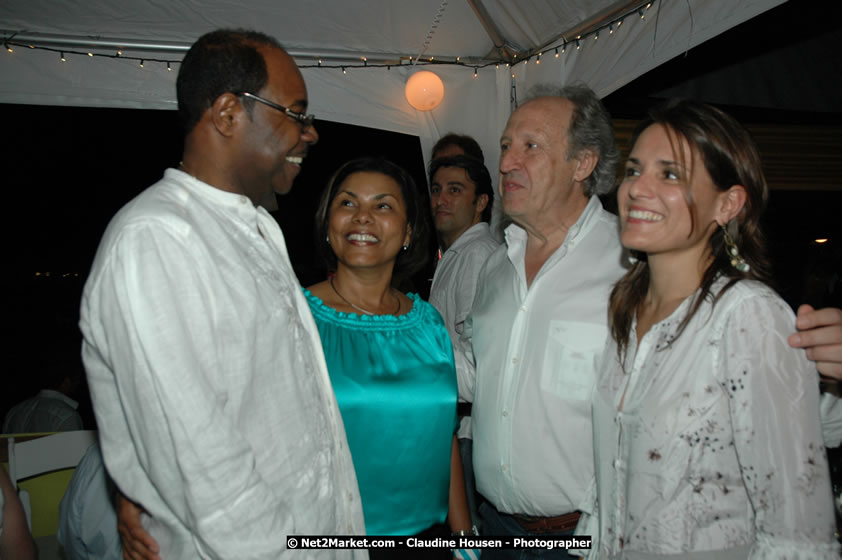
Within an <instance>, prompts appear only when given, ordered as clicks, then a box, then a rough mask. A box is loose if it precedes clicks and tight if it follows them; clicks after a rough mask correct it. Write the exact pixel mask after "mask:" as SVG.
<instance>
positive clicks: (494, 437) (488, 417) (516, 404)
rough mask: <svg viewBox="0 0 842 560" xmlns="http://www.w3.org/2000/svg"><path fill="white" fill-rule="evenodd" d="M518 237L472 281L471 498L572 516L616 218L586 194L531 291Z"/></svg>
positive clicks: (587, 442) (517, 232) (514, 230)
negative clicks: (586, 199)
mask: <svg viewBox="0 0 842 560" xmlns="http://www.w3.org/2000/svg"><path fill="white" fill-rule="evenodd" d="M526 239H527V236H526V231H525V230H523V229H522V228H521V227H519V226H517V225H514V224H513V225H511V226H509V227H508V228H507V229H506V244H507V246H505V247H500V248H499V249H498V250H497V251H496V252H495V253H494V254H493V255H491V257H490V258H489V259H488V261H487V262H486V265H485V268H484V269H483V271H482V273H481V274H480V278H479V283H478V286H477V294H476V299H475V300H474V306H473V311H472V314H471V317H470V318H469V321H468V325H467V326H466V327H467V328H466V331H468V335H469V336H472V338H473V353H474V359H475V360H476V371H477V378H476V391H475V397H474V404H473V410H472V417H473V431H474V434H473V435H474V474H475V477H476V481H477V490H478V491H479V492H480V493H481V494H482V495H483V496H485V497H486V498H487V499H489V500H490V501H491V502H492V504H493V505H494V506H495V507H497V509H498V510H500V511H502V512H504V513H521V514H527V515H535V516H546V517H548V516H556V515H561V514H564V513H568V512H571V511H575V510H577V509H578V508H579V503H580V502H581V501H582V500H583V498H584V496H585V492H586V490H587V488H588V484H589V482H590V480H591V477H592V476H593V472H594V466H593V453H592V450H593V442H592V435H591V432H592V426H591V404H590V396H591V388H592V386H593V383H594V380H595V378H596V371H595V365H596V364H595V362H596V359H597V358H598V357H599V356H600V355H601V354H602V350H603V348H604V347H605V342H606V338H607V335H608V326H607V325H608V299H609V295H610V292H611V288H612V286H613V285H614V283H615V282H616V281H617V280H618V279H619V278H620V276H622V274H623V272H624V267H623V257H622V254H623V253H622V250H621V246H620V239H619V234H618V229H617V218H616V217H615V216H614V215H612V214H610V213H608V212H606V211H605V210H604V209H603V208H602V205H601V204H600V202H599V199H598V198H596V197H592V198H591V199H590V201H589V202H588V205H587V207H586V208H585V210H584V212H583V213H582V215H581V216H580V217H579V219H578V220H577V221H576V223H575V224H574V225H573V226H572V227H571V228H570V230H569V231H568V232H567V236H566V238H565V240H564V242H563V243H562V245H561V246H560V247H559V248H558V249H557V250H556V251H555V252H554V253H553V255H552V256H551V257H550V258H549V259H547V261H546V262H545V263H544V265H543V266H542V267H541V269H540V270H539V271H538V274H536V276H535V278H534V279H533V281H532V284H531V285H530V286H529V287H528V288H527V284H526V269H525V254H526Z"/></svg>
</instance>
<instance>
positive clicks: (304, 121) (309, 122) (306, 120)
mask: <svg viewBox="0 0 842 560" xmlns="http://www.w3.org/2000/svg"><path fill="white" fill-rule="evenodd" d="M236 95H237V96H238V97H248V98H249V99H254V100H255V101H257V102H259V103H263V104H264V105H266V106H267V107H271V108H273V109H277V110H278V111H281V112H282V113H284V114H285V115H286V116H288V117H291V118H293V119H295V120H297V121H298V123H299V124H300V125H301V132H307V129H309V128H310V127H311V126H313V119H315V118H316V116H315V115H305V114H304V113H298V112H296V111H293V110H292V109H287V108H286V107H284V106H283V105H278V104H277V103H275V102H273V101H269V100H268V99H264V98H262V97H260V96H259V95H255V94H253V93H249V92H247V91H240V92H238V93H236Z"/></svg>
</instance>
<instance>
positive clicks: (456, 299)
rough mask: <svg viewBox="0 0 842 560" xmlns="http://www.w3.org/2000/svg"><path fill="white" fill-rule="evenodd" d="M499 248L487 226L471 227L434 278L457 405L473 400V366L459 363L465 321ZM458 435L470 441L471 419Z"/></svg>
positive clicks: (434, 301)
mask: <svg viewBox="0 0 842 560" xmlns="http://www.w3.org/2000/svg"><path fill="white" fill-rule="evenodd" d="M499 246H500V244H499V243H497V240H496V239H494V236H493V235H491V230H490V229H489V227H488V224H487V223H485V222H480V223H478V224H474V225H473V226H471V227H470V228H468V229H467V230H466V231H465V232H464V233H463V234H462V235H460V236H459V238H458V239H456V241H454V242H453V245H451V246H450V247H448V249H447V251H445V252H444V255H442V258H441V260H440V261H439V263H438V265H437V266H436V272H435V274H434V275H433V285H432V287H431V288H430V303H431V304H432V305H433V307H435V308H436V309H437V310H438V312H439V313H440V314H441V316H442V318H443V319H444V325H445V327H447V333H448V334H449V335H450V341H451V342H452V343H453V354H454V357H455V358H456V365H457V367H456V374H457V377H456V379H457V382H458V385H459V402H473V400H474V377H475V375H474V368H473V363H466V360H463V359H461V358H462V357H463V356H465V355H466V352H467V353H469V352H470V349H465V348H463V346H464V342H463V340H464V339H463V338H462V333H463V332H464V325H465V319H467V318H468V315H469V314H470V312H471V306H472V305H473V303H474V294H475V293H476V290H477V278H478V277H479V272H480V270H481V269H482V265H484V264H485V261H486V260H488V257H489V255H491V253H493V252H494V251H495V250H496V249H497V247H499ZM457 354H458V357H457ZM457 435H458V436H459V437H460V438H469V437H471V418H470V416H466V417H464V418H462V422H461V424H460V425H459V432H458V434H457Z"/></svg>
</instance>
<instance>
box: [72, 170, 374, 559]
mask: <svg viewBox="0 0 842 560" xmlns="http://www.w3.org/2000/svg"><path fill="white" fill-rule="evenodd" d="M81 328H82V332H83V334H84V337H85V341H84V345H83V359H84V362H85V367H86V370H87V373H88V380H89V384H90V388H91V393H92V397H93V403H94V409H95V411H96V416H97V422H98V425H99V428H100V434H101V441H102V452H103V457H104V459H105V464H106V467H107V469H108V472H109V473H110V475H111V476H112V477H113V479H114V480H115V482H116V483H117V486H118V487H119V488H120V490H121V491H122V492H123V493H125V494H126V495H127V496H128V497H129V498H131V499H132V500H135V501H137V502H139V503H140V504H142V505H143V506H144V508H146V510H147V511H148V512H149V515H150V517H148V518H144V523H145V526H146V527H147V528H148V530H149V531H150V533H151V534H152V536H153V537H154V538H155V539H156V540H157V541H158V542H159V544H160V545H161V556H162V557H164V558H167V559H170V560H176V559H181V558H184V559H187V558H196V557H197V556H202V557H208V558H237V559H246V558H266V559H269V558H278V557H279V556H282V555H283V554H284V551H285V547H286V537H287V535H290V534H327V535H330V534H337V533H339V534H362V533H363V532H364V525H363V519H362V509H361V505H360V499H359V491H358V489H357V483H356V478H355V475H354V471H353V466H352V463H351V457H350V453H349V451H348V445H347V442H346V440H345V434H344V428H343V425H342V420H341V417H340V416H339V411H338V408H337V405H336V400H335V398H334V396H333V391H332V389H331V385H330V381H329V379H328V376H327V369H326V366H325V362H324V357H323V355H322V349H321V344H320V342H319V336H318V331H317V330H316V327H315V324H314V322H313V319H312V316H311V315H310V313H309V309H308V306H307V303H306V301H305V300H304V298H303V295H302V294H301V290H300V287H299V285H298V283H297V280H296V278H295V275H294V274H293V272H292V269H291V267H290V264H289V258H288V256H287V252H286V247H285V243H284V238H283V235H282V234H281V230H280V228H279V227H278V225H277V223H276V222H275V220H274V219H273V218H272V217H271V216H270V215H269V214H268V213H267V212H266V211H265V210H263V209H262V208H259V207H255V206H254V205H253V204H252V203H251V201H250V200H249V199H248V198H247V197H245V196H240V195H236V194H232V193H228V192H224V191H222V190H219V189H216V188H213V187H211V186H209V185H206V184H204V183H202V182H200V181H197V180H195V179H193V178H192V177H190V176H189V175H187V174H185V173H182V172H180V171H176V170H173V169H170V170H167V172H166V174H165V176H164V178H163V179H162V180H161V181H159V182H158V183H157V184H155V185H153V186H152V187H150V188H149V189H147V190H146V191H145V192H143V193H142V194H141V195H139V196H138V197H137V198H136V199H135V200H133V201H132V202H130V203H129V204H128V205H127V206H126V207H125V208H123V209H122V210H121V211H120V212H119V213H118V214H117V216H115V218H114V219H113V220H112V222H111V224H110V225H109V227H108V229H107V231H106V233H105V235H104V237H103V240H102V242H101V244H100V247H99V250H98V252H97V256H96V259H95V261H94V265H93V268H92V270H91V274H90V277H89V278H88V281H87V284H86V286H85V291H84V295H83V300H82V310H81ZM308 556H309V557H326V558H327V557H330V558H351V557H366V556H367V555H366V553H365V551H356V553H355V552H354V551H323V552H321V553H319V551H308Z"/></svg>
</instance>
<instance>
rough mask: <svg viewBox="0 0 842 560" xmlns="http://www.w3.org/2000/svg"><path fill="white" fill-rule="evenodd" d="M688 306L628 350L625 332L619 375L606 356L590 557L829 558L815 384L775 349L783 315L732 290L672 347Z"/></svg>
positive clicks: (766, 292) (597, 403) (748, 286)
mask: <svg viewBox="0 0 842 560" xmlns="http://www.w3.org/2000/svg"><path fill="white" fill-rule="evenodd" d="M723 285H724V280H723V279H720V280H719V281H717V282H716V283H715V284H714V290H713V293H718V291H719V289H720V288H721V287H722V286H723ZM692 299H693V298H692V297H691V298H688V299H687V300H685V301H684V302H683V303H682V304H681V305H680V306H679V307H678V309H676V310H675V312H673V313H672V314H671V315H670V316H669V317H668V318H666V319H664V320H663V321H661V322H659V323H657V324H655V325H653V326H652V328H651V329H650V330H649V332H647V333H646V334H645V335H644V336H643V338H642V340H640V343H639V344H638V341H637V339H636V336H635V325H632V328H631V336H630V340H629V345H628V350H627V351H626V352H625V372H624V370H623V367H622V366H621V363H620V360H619V359H618V356H617V345H616V343H615V342H614V341H613V340H612V341H610V342H609V344H608V345H607V348H606V350H605V354H604V355H603V357H602V367H601V368H600V373H599V377H598V379H597V384H596V386H595V390H594V393H593V419H594V458H595V462H596V485H595V486H594V487H592V489H591V492H589V494H590V496H589V499H587V500H586V504H585V505H584V508H585V510H586V511H590V512H592V514H591V516H587V515H586V516H584V518H583V520H582V521H581V522H580V525H579V527H578V529H577V534H590V535H592V536H593V537H594V547H593V549H592V550H591V556H592V557H598V558H653V557H659V556H661V555H668V554H680V555H682V557H692V558H752V559H760V558H763V559H766V560H768V559H773V560H774V559H783V558H787V559H793V558H828V559H830V558H836V559H838V558H839V545H838V544H837V543H836V541H835V540H834V511H833V503H832V496H831V487H830V479H829V473H828V465H827V458H826V455H825V449H824V445H823V443H822V433H821V425H820V420H819V394H818V379H817V373H816V370H815V367H814V366H813V364H811V363H809V362H808V361H807V359H806V357H805V355H804V352H803V351H802V350H794V349H792V348H790V347H789V346H788V345H787V343H786V336H787V335H788V334H789V333H790V332H792V331H793V329H794V321H795V320H794V315H793V313H792V311H791V310H790V308H789V307H788V306H787V305H786V303H785V302H784V301H783V300H782V299H781V298H780V297H779V296H778V295H777V294H775V293H774V292H773V291H772V290H771V289H769V288H768V287H766V286H765V285H763V284H760V283H758V282H753V281H741V282H738V283H737V284H736V285H735V286H733V287H732V288H731V289H730V290H728V291H727V292H725V294H724V295H723V296H722V298H721V299H720V300H719V301H718V302H717V303H716V305H715V306H713V307H712V306H711V302H710V300H708V301H705V302H703V303H702V305H701V307H700V308H699V310H698V312H697V313H696V315H695V316H694V317H693V319H692V320H691V321H690V322H689V324H688V325H687V327H686V329H685V330H684V332H683V333H682V334H681V335H680V336H679V337H678V338H675V336H676V332H677V329H678V326H679V324H680V322H681V320H682V318H683V317H685V315H686V313H687V311H688V309H689V306H690V304H691V300H692ZM671 341H672V344H669V343H670V342H671ZM624 393H625V397H624V399H623V395H624ZM621 399H623V400H622V401H621ZM620 402H622V403H623V406H622V410H620V409H619V408H620V407H619V405H620ZM688 555H689V556H688Z"/></svg>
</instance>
